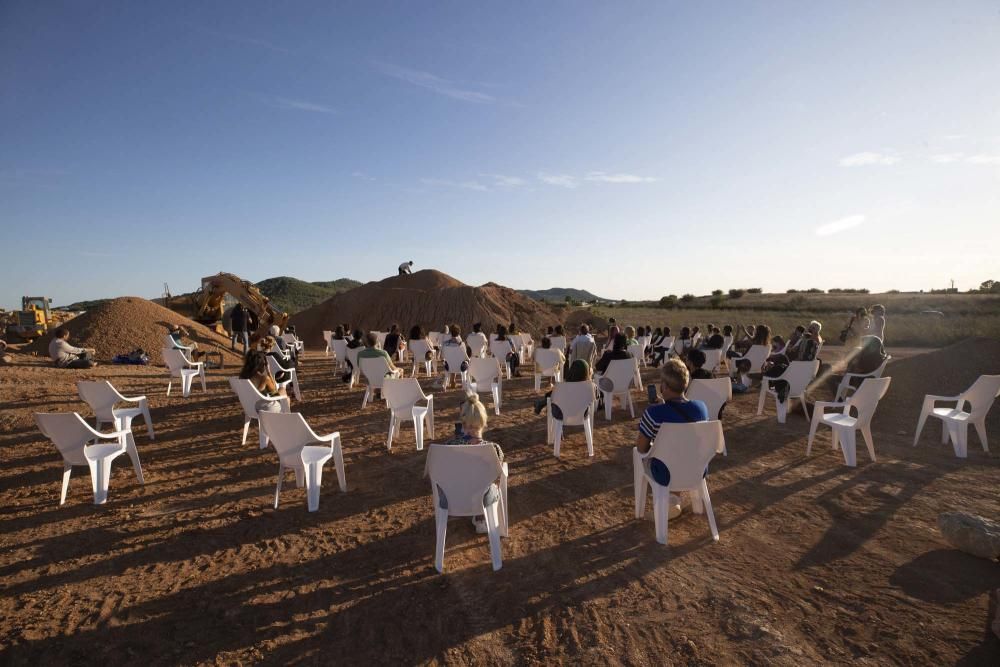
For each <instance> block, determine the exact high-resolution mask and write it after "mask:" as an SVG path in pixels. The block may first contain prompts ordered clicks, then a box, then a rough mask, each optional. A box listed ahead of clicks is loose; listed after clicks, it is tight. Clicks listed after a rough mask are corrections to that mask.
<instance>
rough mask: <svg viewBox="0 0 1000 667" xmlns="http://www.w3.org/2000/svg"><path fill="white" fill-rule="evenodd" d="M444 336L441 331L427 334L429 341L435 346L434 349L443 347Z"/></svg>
mask: <svg viewBox="0 0 1000 667" xmlns="http://www.w3.org/2000/svg"><path fill="white" fill-rule="evenodd" d="M443 336H444V334H442V333H441V332H440V331H431V332H430V333H428V334H427V340H429V341H430V342H431V345H433V346H434V347H441V341H442V338H443Z"/></svg>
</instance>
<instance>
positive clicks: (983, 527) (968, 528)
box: [938, 512, 1000, 560]
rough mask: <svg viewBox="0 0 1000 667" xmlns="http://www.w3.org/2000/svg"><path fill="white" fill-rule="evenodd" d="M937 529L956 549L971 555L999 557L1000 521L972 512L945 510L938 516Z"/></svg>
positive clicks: (993, 558) (992, 558)
mask: <svg viewBox="0 0 1000 667" xmlns="http://www.w3.org/2000/svg"><path fill="white" fill-rule="evenodd" d="M938 529H939V530H940V531H941V534H942V535H943V536H944V539H945V540H947V541H948V543H949V544H951V545H952V546H953V547H955V548H956V549H960V550H962V551H964V552H966V553H970V554H972V555H973V556H979V557H980V558H988V559H989V560H996V559H997V558H998V557H1000V523H997V522H996V521H990V520H989V519H985V518H983V517H981V516H976V515H974V514H965V513H963V512H945V513H944V514H941V515H939V516H938Z"/></svg>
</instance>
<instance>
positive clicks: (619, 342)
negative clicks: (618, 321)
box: [612, 334, 628, 350]
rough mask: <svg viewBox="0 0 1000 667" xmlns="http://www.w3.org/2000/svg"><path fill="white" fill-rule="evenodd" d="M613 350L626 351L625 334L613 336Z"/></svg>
mask: <svg viewBox="0 0 1000 667" xmlns="http://www.w3.org/2000/svg"><path fill="white" fill-rule="evenodd" d="M612 349H614V350H627V349H628V338H625V334H615V342H614V344H613V346H612Z"/></svg>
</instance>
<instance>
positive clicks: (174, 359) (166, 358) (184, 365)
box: [162, 349, 208, 398]
mask: <svg viewBox="0 0 1000 667" xmlns="http://www.w3.org/2000/svg"><path fill="white" fill-rule="evenodd" d="M162 353H163V362H164V363H165V364H166V365H167V368H168V369H169V370H170V380H169V381H168V382H167V396H169V395H170V387H171V386H173V383H174V380H173V378H175V377H178V378H180V379H181V395H182V396H183V397H184V398H187V397H188V396H190V395H191V382H192V381H193V380H194V378H195V376H199V377H200V378H201V390H202V391H208V389H207V388H206V387H205V364H204V363H202V362H200V361H191V360H190V359H188V358H187V357H186V356H184V351H183V350H178V349H164V350H162Z"/></svg>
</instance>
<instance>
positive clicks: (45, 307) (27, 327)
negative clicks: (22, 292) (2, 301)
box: [7, 296, 52, 341]
mask: <svg viewBox="0 0 1000 667" xmlns="http://www.w3.org/2000/svg"><path fill="white" fill-rule="evenodd" d="M51 304H52V299H50V298H48V297H46V296H22V297H21V310H19V311H17V312H14V313H11V315H13V321H12V322H11V323H10V324H8V325H7V335H8V336H11V337H14V336H16V337H18V338H21V339H22V340H28V341H30V340H34V339H36V338H41V337H42V336H44V335H45V334H46V332H48V330H49V323H50V322H51V321H52V310H51V308H50V306H51Z"/></svg>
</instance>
